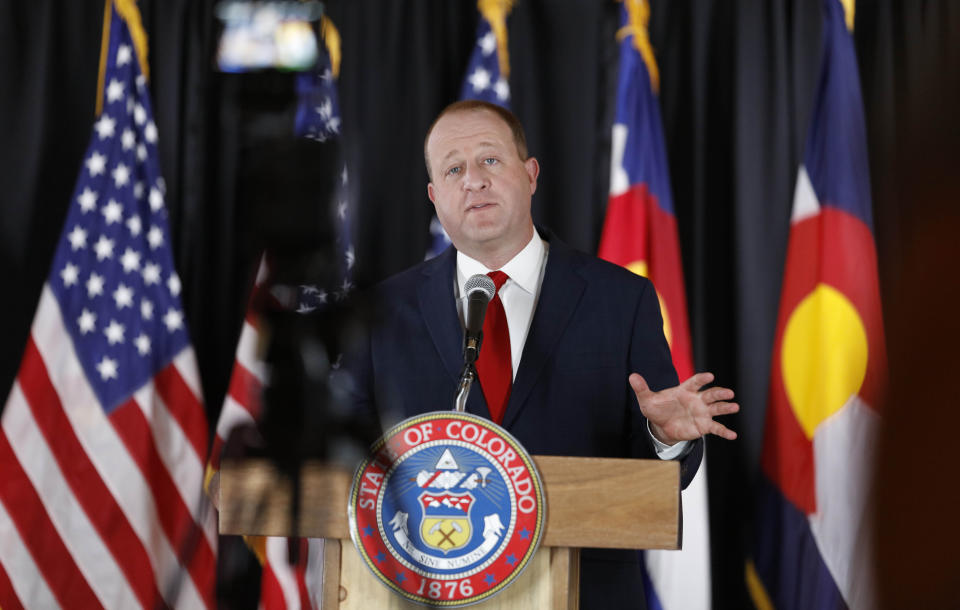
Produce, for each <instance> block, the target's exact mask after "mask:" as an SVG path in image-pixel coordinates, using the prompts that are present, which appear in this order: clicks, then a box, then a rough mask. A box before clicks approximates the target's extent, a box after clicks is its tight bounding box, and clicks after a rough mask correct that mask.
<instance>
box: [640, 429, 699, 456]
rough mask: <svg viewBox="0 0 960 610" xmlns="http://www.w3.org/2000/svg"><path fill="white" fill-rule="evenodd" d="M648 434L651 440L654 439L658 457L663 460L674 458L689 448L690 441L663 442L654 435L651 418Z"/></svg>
mask: <svg viewBox="0 0 960 610" xmlns="http://www.w3.org/2000/svg"><path fill="white" fill-rule="evenodd" d="M647 434H649V435H650V440H652V441H653V448H654V449H655V450H656V452H657V457H658V458H660V459H661V460H672V459H674V458H676V457H679V456H680V455H682V454H683V452H684V450H685V449H686V448H687V444H688V443H689V442H690V441H680V442H678V443H674V444H672V445H668V444H666V443H663V442H661V441H660V439H658V438H657V437H655V436H654V435H653V432H651V431H650V420H647Z"/></svg>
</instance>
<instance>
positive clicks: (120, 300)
mask: <svg viewBox="0 0 960 610" xmlns="http://www.w3.org/2000/svg"><path fill="white" fill-rule="evenodd" d="M113 300H114V302H115V303H116V304H117V309H123V308H124V307H133V288H130V287H129V286H126V285H125V284H122V283H121V284H120V285H119V286H117V289H116V290H114V291H113Z"/></svg>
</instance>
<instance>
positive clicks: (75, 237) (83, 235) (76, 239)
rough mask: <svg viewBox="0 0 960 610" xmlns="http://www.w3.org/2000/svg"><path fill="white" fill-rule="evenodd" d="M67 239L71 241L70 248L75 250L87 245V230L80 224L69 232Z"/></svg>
mask: <svg viewBox="0 0 960 610" xmlns="http://www.w3.org/2000/svg"><path fill="white" fill-rule="evenodd" d="M67 239H68V240H69V241H70V248H71V249H72V250H73V251H74V252H76V251H77V250H79V249H80V248H86V247H87V232H86V231H85V230H84V229H83V227H81V226H80V225H77V226H75V227H73V231H70V233H68V234H67Z"/></svg>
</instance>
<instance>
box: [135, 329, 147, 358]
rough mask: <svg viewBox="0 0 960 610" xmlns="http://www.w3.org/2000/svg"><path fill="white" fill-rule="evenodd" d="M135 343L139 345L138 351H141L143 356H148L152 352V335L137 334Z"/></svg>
mask: <svg viewBox="0 0 960 610" xmlns="http://www.w3.org/2000/svg"><path fill="white" fill-rule="evenodd" d="M133 344H134V345H136V346H137V352H139V353H140V355H141V356H146V355H147V354H149V353H150V337H148V336H147V335H146V334H145V333H140V334H139V335H137V338H136V339H134V340H133Z"/></svg>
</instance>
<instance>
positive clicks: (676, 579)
mask: <svg viewBox="0 0 960 610" xmlns="http://www.w3.org/2000/svg"><path fill="white" fill-rule="evenodd" d="M649 16H650V9H649V4H648V3H647V2H646V1H645V0H644V1H641V0H627V1H626V2H624V5H623V7H622V8H621V23H622V27H621V28H620V32H619V34H618V38H619V39H620V74H619V76H618V82H617V109H616V118H615V120H614V125H613V137H612V140H613V151H612V153H611V159H610V167H611V172H610V200H609V203H608V204H607V218H606V221H605V223H604V227H603V235H602V237H601V239H600V248H599V252H598V254H599V256H600V257H601V258H604V259H606V260H608V261H611V262H613V263H617V264H618V265H622V266H624V267H626V268H628V269H630V270H631V271H633V272H634V273H637V274H639V275H643V276H645V277H648V278H650V279H651V280H652V281H653V282H654V284H655V286H656V288H657V295H658V296H659V298H660V312H661V314H662V316H663V331H664V334H665V335H666V337H667V341H668V342H669V344H670V352H671V354H672V355H673V366H674V368H676V369H677V374H678V375H679V376H680V379H681V380H684V379H687V378H688V377H690V376H691V375H692V374H693V357H692V353H691V349H690V330H689V327H688V325H687V303H686V295H685V291H684V287H683V269H682V267H681V263H680V243H679V240H678V237H677V221H676V218H675V217H674V214H673V195H672V194H671V190H670V174H669V172H668V170H667V150H666V146H665V145H664V138H663V128H662V126H661V123H660V107H659V102H658V100H657V97H656V95H655V93H654V92H655V90H656V88H657V84H658V80H659V77H658V72H657V64H656V61H655V59H654V56H653V48H652V47H651V45H650V40H649V37H648V34H647V22H648V20H649ZM706 481H707V463H706V459H704V460H703V462H702V463H701V465H700V469H699V471H698V472H697V475H696V477H695V478H694V479H693V481H692V482H691V483H690V485H689V486H688V487H687V489H686V490H685V491H684V492H683V528H684V534H685V536H684V541H683V550H682V551H647V552H645V553H644V563H645V568H646V574H645V575H644V576H645V577H647V578H645V585H646V593H647V606H648V607H649V608H651V609H654V610H673V609H680V608H682V609H685V610H703V609H706V608H709V607H710V545H709V538H710V534H709V528H708V525H707V482H706Z"/></svg>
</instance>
